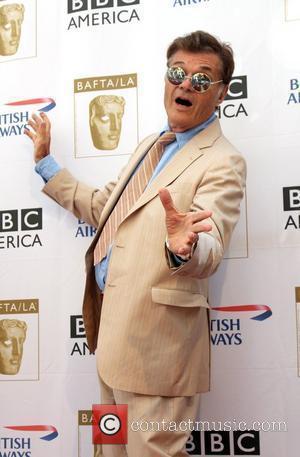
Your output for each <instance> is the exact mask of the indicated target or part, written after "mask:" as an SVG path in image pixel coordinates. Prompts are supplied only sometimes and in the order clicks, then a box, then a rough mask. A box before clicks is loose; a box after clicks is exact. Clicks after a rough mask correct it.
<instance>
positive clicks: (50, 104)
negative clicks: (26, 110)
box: [6, 98, 56, 113]
mask: <svg viewBox="0 0 300 457" xmlns="http://www.w3.org/2000/svg"><path fill="white" fill-rule="evenodd" d="M40 103H46V106H44V107H43V108H40V109H39V110H38V111H42V112H44V113H47V112H48V111H50V110H52V109H53V108H54V107H55V106H56V103H55V101H54V100H53V98H31V99H30V100H20V101H18V102H12V103H6V105H7V106H24V105H38V104H40Z"/></svg>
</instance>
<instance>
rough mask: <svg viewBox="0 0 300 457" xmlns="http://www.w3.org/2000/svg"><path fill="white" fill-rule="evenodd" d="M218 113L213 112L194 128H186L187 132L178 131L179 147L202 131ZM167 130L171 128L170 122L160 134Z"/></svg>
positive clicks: (177, 140)
mask: <svg viewBox="0 0 300 457" xmlns="http://www.w3.org/2000/svg"><path fill="white" fill-rule="evenodd" d="M216 117H217V116H216V113H213V114H212V115H211V116H210V117H209V118H208V119H207V120H206V121H205V122H202V123H201V124H198V125H196V127H193V128H192V129H189V130H186V131H185V132H177V133H175V135H176V142H177V144H178V146H179V148H181V147H183V146H184V145H185V144H186V143H187V142H188V141H189V140H191V139H192V138H193V137H194V136H195V135H196V134H197V133H199V132H201V131H202V130H204V129H206V127H208V126H209V124H211V123H212V122H213V121H214V120H215V119H216ZM167 130H170V126H169V124H166V125H165V127H164V129H163V130H162V131H161V133H160V135H162V134H163V133H164V132H166V131H167Z"/></svg>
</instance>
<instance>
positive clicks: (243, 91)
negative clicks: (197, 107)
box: [217, 75, 248, 118]
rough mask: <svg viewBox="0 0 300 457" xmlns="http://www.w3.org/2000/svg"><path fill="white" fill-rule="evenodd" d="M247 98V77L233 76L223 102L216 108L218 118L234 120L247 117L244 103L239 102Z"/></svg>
mask: <svg viewBox="0 0 300 457" xmlns="http://www.w3.org/2000/svg"><path fill="white" fill-rule="evenodd" d="M247 98H248V85H247V76H246V75H243V76H233V77H232V79H231V81H230V83H229V88H228V92H227V95H226V97H225V100H224V102H223V103H222V104H221V105H219V106H218V110H217V112H218V116H219V118H222V117H227V118H236V117H239V116H241V115H243V116H248V112H247V109H246V106H245V103H244V102H242V101H241V100H245V99H247Z"/></svg>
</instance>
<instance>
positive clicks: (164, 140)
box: [157, 130, 176, 146]
mask: <svg viewBox="0 0 300 457" xmlns="http://www.w3.org/2000/svg"><path fill="white" fill-rule="evenodd" d="M175 140H176V134H175V133H174V132H171V131H169V130H167V131H166V132H164V133H163V134H162V135H161V136H160V137H159V138H158V140H157V143H159V144H161V145H163V146H166V145H167V144H170V143H173V141H175Z"/></svg>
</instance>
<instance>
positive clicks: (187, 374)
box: [44, 120, 245, 396]
mask: <svg viewBox="0 0 300 457" xmlns="http://www.w3.org/2000/svg"><path fill="white" fill-rule="evenodd" d="M156 139H157V135H151V136H150V137H148V138H146V139H145V140H144V141H142V142H141V143H140V144H139V146H138V147H137V149H136V150H135V152H134V154H133V155H132V156H131V159H130V160H129V163H128V164H127V166H126V167H125V169H124V170H123V171H122V173H121V175H120V177H119V180H118V181H117V182H114V183H109V184H108V185H107V186H106V187H105V188H104V189H103V190H102V191H100V190H98V189H93V188H90V187H88V186H86V185H84V184H82V183H80V182H78V181H77V180H76V179H75V178H74V177H73V176H72V175H71V174H70V173H69V172H68V171H67V170H61V171H60V172H59V173H58V174H57V175H56V176H55V177H54V178H53V179H51V180H50V181H49V182H48V183H47V184H46V186H45V188H44V191H45V192H46V193H47V194H48V195H49V196H51V197H52V198H53V199H54V200H55V201H57V202H58V203H59V204H60V205H62V206H63V207H64V208H66V209H68V210H70V211H72V212H73V213H74V214H75V215H76V217H78V218H80V219H83V220H85V221H86V222H88V223H89V224H92V225H94V226H97V227H98V230H97V233H96V236H95V238H94V240H93V242H92V244H91V246H90V247H89V249H88V251H87V253H86V274H87V277H86V286H85V293H84V301H83V317H84V323H85V330H86V335H87V340H88V344H89V347H90V350H91V351H94V350H95V348H96V346H97V342H98V347H97V351H96V356H97V364H98V371H99V374H100V376H101V378H102V379H103V380H104V382H105V383H106V384H108V385H109V386H111V387H113V388H116V389H120V390H125V391H131V392H137V393H142V394H149V395H166V396H183V395H186V396H188V395H193V394H195V393H196V392H204V391H207V390H208V389H209V378H210V375H209V373H210V335H209V320H208V308H209V305H208V303H207V293H208V284H207V278H208V277H209V276H210V275H211V274H212V273H214V271H215V270H216V268H217V267H218V265H219V263H220V261H221V259H222V256H223V253H224V250H225V249H226V247H227V246H228V243H229V240H230V236H231V233H232V230H233V228H234V226H235V224H236V222H237V220H238V217H239V206H240V201H241V199H242V197H243V188H244V185H245V162H244V159H243V158H242V156H241V155H240V154H239V152H237V151H236V149H235V148H234V147H233V146H232V145H231V144H230V143H229V142H228V141H227V140H226V138H225V137H224V136H223V134H222V132H221V129H220V125H219V121H218V120H216V121H214V122H213V123H212V124H210V125H209V126H208V127H207V128H206V129H205V130H204V131H202V132H200V133H199V134H197V135H196V136H194V137H193V138H192V139H191V140H190V141H189V142H188V143H187V144H186V145H185V146H184V147H183V148H182V149H181V150H180V151H179V152H178V153H177V155H176V156H175V157H174V158H173V159H172V160H171V161H170V162H169V163H168V164H167V165H166V167H165V168H164V169H163V170H162V172H161V173H160V174H159V175H158V177H157V178H156V179H155V180H154V181H153V182H152V184H151V185H149V186H148V187H147V189H146V190H145V192H144V193H143V194H142V196H141V197H140V198H139V200H138V201H137V202H136V203H135V205H134V206H133V208H132V209H131V210H130V212H129V214H128V215H127V217H126V218H125V219H124V220H123V222H122V223H121V224H120V226H119V228H118V230H117V233H116V237H115V241H114V245H113V249H112V254H111V259H110V264H109V269H108V276H107V280H106V287H105V292H104V295H102V294H101V293H100V290H99V288H98V286H97V284H96V281H95V274H94V266H93V250H94V247H95V244H96V242H97V240H98V238H99V235H100V234H101V231H102V228H103V226H104V224H105V221H106V220H107V218H108V216H109V214H110V212H111V211H112V209H113V207H114V205H115V203H116V201H117V199H118V197H119V196H120V194H121V193H122V190H123V189H124V186H125V185H126V183H127V181H128V179H129V177H130V176H131V174H132V172H133V170H134V169H135V167H136V165H137V163H139V161H140V160H141V158H142V157H143V156H144V155H145V153H146V152H147V151H148V150H149V148H150V147H151V145H152V144H153V143H154V142H155V140H156ZM162 187H166V188H168V190H169V191H170V193H171V196H172V198H173V200H174V202H175V205H176V207H177V209H178V210H180V211H182V212H186V211H190V210H193V211H197V210H200V209H209V210H211V211H212V216H211V220H210V223H211V224H212V231H211V232H210V233H209V234H200V239H199V242H198V245H197V248H196V251H195V253H194V255H193V257H192V259H191V260H189V261H188V262H186V263H185V264H183V265H182V266H180V267H179V268H176V267H174V266H173V265H172V262H171V260H170V258H169V256H168V253H167V252H166V250H165V239H166V227H165V214H164V209H163V206H162V204H161V202H160V199H159V197H158V190H159V189H160V188H162ZM100 314H101V319H100ZM99 324H100V329H99ZM98 329H99V332H98Z"/></svg>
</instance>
